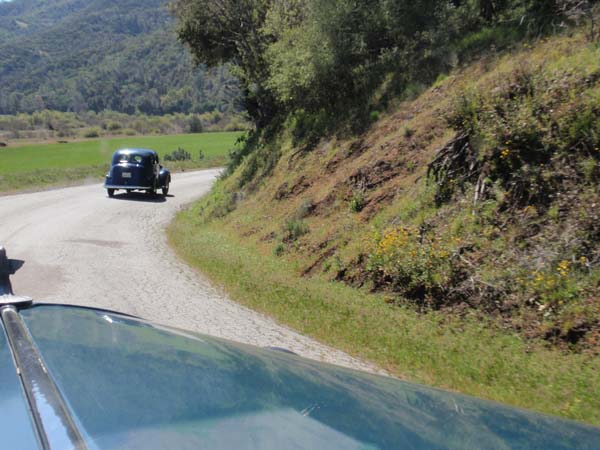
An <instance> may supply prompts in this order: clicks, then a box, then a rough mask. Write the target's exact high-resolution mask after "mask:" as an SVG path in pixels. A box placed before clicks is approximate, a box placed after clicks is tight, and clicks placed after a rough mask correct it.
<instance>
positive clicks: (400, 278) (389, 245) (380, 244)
mask: <svg viewBox="0 0 600 450" xmlns="http://www.w3.org/2000/svg"><path fill="white" fill-rule="evenodd" d="M457 246H458V241H451V243H448V240H443V239H441V238H440V237H438V236H426V235H425V233H424V230H423V229H419V228H414V227H394V228H389V229H387V230H386V231H384V232H383V233H378V234H377V235H376V236H375V240H374V243H373V248H372V250H371V253H370V255H369V261H368V269H369V271H370V273H371V276H372V279H373V281H374V282H375V284H376V285H377V286H380V287H383V286H388V287H390V288H391V289H392V290H394V291H397V292H400V293H402V294H403V295H405V296H406V297H408V298H416V299H419V300H424V299H426V298H431V297H435V296H436V295H438V294H440V293H441V292H443V291H444V289H445V288H446V287H448V286H451V285H452V278H453V276H454V273H455V270H456V268H455V266H454V264H453V255H454V253H455V252H456V250H457Z"/></svg>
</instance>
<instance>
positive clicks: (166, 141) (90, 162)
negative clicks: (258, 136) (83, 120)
mask: <svg viewBox="0 0 600 450" xmlns="http://www.w3.org/2000/svg"><path fill="white" fill-rule="evenodd" d="M239 135H240V133H239V132H223V133H201V134H184V135H167V136H133V137H128V138H123V137H120V138H113V139H94V140H87V141H79V142H71V143H66V144H35V145H24V146H15V147H13V146H11V147H6V148H0V192H11V191H19V190H25V189H36V188H44V187H52V186H61V185H71V184H75V183H80V182H83V181H86V180H92V181H98V180H100V179H101V178H102V177H103V176H104V174H105V173H106V171H107V170H108V163H109V161H110V156H111V155H112V153H113V152H114V151H115V150H116V149H118V148H123V147H148V148H152V149H155V150H156V151H157V152H158V153H159V155H160V156H161V157H164V155H165V154H166V153H171V152H172V151H173V150H176V149H177V148H178V147H181V148H183V149H185V150H186V151H188V152H189V153H190V154H191V156H192V160H190V161H167V162H166V163H165V165H166V166H167V167H169V169H171V170H173V171H177V170H181V169H200V168H209V167H219V166H222V165H223V164H224V162H225V160H226V158H227V153H228V151H229V149H230V148H231V147H233V145H234V143H235V141H236V139H237V138H238V136H239ZM200 150H202V153H203V158H202V159H199V151H200Z"/></svg>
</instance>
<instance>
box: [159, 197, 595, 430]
mask: <svg viewBox="0 0 600 450" xmlns="http://www.w3.org/2000/svg"><path fill="white" fill-rule="evenodd" d="M199 212H200V211H199V206H197V207H194V208H192V209H190V210H188V211H184V212H182V213H180V214H179V215H178V216H177V218H176V220H175V221H174V222H173V223H172V224H171V226H170V228H169V230H168V233H169V239H170V242H171V244H172V245H173V246H174V247H175V249H176V250H177V252H178V253H179V255H180V256H182V257H183V258H184V259H185V260H186V261H187V262H188V263H190V264H191V265H192V266H195V267H198V268H199V269H200V270H202V271H203V272H204V273H205V274H207V275H208V276H209V277H210V278H211V279H212V280H213V281H214V282H216V283H218V284H220V285H223V286H224V287H225V289H226V290H227V291H228V293H229V294H230V295H231V297H232V298H233V299H235V300H236V301H238V302H240V303H242V304H244V305H246V306H248V307H250V308H253V309H256V310H258V311H261V312H263V313H266V314H268V315H270V316H272V317H274V318H275V319H276V320H278V321H279V322H280V323H284V324H287V325H289V326H291V327H293V328H295V329H296V330H298V331H299V332H301V333H304V334H307V335H309V336H312V337H314V338H316V339H318V340H319V341H321V342H324V343H326V344H329V345H331V346H333V347H337V348H340V349H342V350H345V351H347V352H349V353H350V354H352V355H355V356H358V357H361V358H364V359H367V360H370V361H373V362H375V363H377V364H378V365H379V366H381V367H383V368H385V369H387V370H389V371H390V372H391V373H393V374H395V375H397V376H400V377H402V378H406V379H409V380H412V381H416V382H420V383H425V384H428V385H433V386H438V387H443V388H447V389H451V390H456V391H460V392H463V393H466V394H471V395H475V396H478V397H482V398H486V399H491V400H496V401H500V402H503V403H508V404H511V405H514V406H518V407H523V408H527V409H532V410H536V411H538V412H543V413H549V414H553V415H559V416H562V417H566V418H570V419H576V420H580V421H585V422H588V423H591V424H595V425H599V424H600V360H599V359H598V358H594V357H593V356H590V355H587V356H586V355H580V354H565V353H563V352H560V351H557V350H550V349H547V348H545V347H543V346H541V345H539V346H538V345H536V344H532V343H525V342H524V341H523V340H522V339H520V338H519V337H517V336H515V335H513V334H510V333H508V332H501V331H498V330H497V328H495V327H491V326H489V324H486V323H484V322H482V321H481V320H476V319H472V320H471V319H469V318H467V319H464V320H458V319H453V318H451V317H448V316H444V315H443V314H441V313H430V314H426V315H420V314H417V313H416V312H414V311H413V310H411V309H409V308H403V307H399V306H397V305H396V306H391V305H388V304H386V302H385V301H384V299H383V298H382V297H381V296H379V295H373V294H369V293H367V292H365V291H362V290H356V289H352V288H350V287H348V286H345V285H342V284H340V283H335V282H330V281H326V280H324V279H319V278H310V279H307V278H301V277H299V276H298V272H297V269H296V265H294V264H293V262H292V261H286V260H285V258H281V257H276V256H273V255H269V254H261V253H259V251H258V250H257V248H256V247H254V246H253V245H252V244H248V243H247V242H246V241H247V240H246V241H245V240H244V239H243V238H240V237H239V236H237V234H236V233H235V232H230V231H228V229H227V226H224V223H223V222H222V221H213V222H211V223H209V224H206V223H204V221H203V220H202V218H201V217H200V214H199Z"/></svg>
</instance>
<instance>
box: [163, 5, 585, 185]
mask: <svg viewBox="0 0 600 450" xmlns="http://www.w3.org/2000/svg"><path fill="white" fill-rule="evenodd" d="M588 6H589V3H588V2H586V1H584V2H579V3H577V4H575V3H573V2H571V1H570V0H568V1H566V2H565V1H562V0H560V1H559V0H543V1H538V0H525V1H523V0H501V1H498V0H494V1H491V0H472V1H466V2H458V1H455V2H448V1H446V0H418V1H408V0H392V1H388V0H377V1H367V0H358V1H357V0H325V1H323V0H291V1H290V0H243V1H238V0H225V1H222V2H215V1H213V0H201V1H195V0H176V1H174V2H173V4H172V11H173V13H174V15H175V16H176V17H177V23H178V36H179V38H180V40H182V41H183V42H185V43H186V44H187V45H188V46H189V48H190V50H191V52H192V54H193V55H194V57H195V59H196V61H198V62H202V63H205V64H207V65H208V66H216V65H218V64H222V63H230V64H232V65H233V66H234V67H235V73H236V74H237V75H238V76H239V78H240V82H241V87H242V94H243V96H244V106H245V108H246V109H247V111H248V114H249V116H250V118H251V119H252V121H253V122H254V124H255V125H256V126H257V128H258V129H259V130H261V131H260V132H259V133H258V134H255V135H254V136H253V139H251V140H249V141H247V145H245V146H244V148H243V149H240V150H239V151H238V152H237V153H236V155H234V158H233V159H232V164H231V165H230V168H229V170H228V173H231V172H232V169H233V168H235V167H238V166H240V165H241V160H242V159H244V158H246V157H248V155H250V154H252V153H253V152H255V151H260V152H263V155H262V157H260V158H258V159H254V160H252V161H249V162H248V164H247V165H246V166H245V167H244V169H242V170H244V178H245V179H246V181H247V182H249V181H250V180H251V179H252V178H253V177H255V176H258V174H259V173H262V172H261V171H259V170H256V169H257V167H258V166H260V165H261V164H262V163H264V162H266V161H272V160H273V159H274V158H276V156H277V154H278V153H277V151H276V150H275V148H274V146H272V145H270V144H272V142H270V139H271V138H273V137H274V135H275V134H277V130H278V129H279V130H281V129H284V130H285V132H287V131H291V132H292V133H293V135H294V142H293V144H294V146H295V147H297V148H298V149H299V151H308V150H311V149H313V148H314V147H315V146H316V145H317V143H318V142H319V140H320V139H322V138H323V137H324V136H329V135H332V134H337V135H343V134H347V133H351V134H354V133H360V132H363V131H364V130H365V129H366V128H367V127H368V126H369V124H370V123H372V122H373V121H374V120H377V118H378V117H379V111H381V110H384V109H385V108H387V107H388V105H389V103H390V101H391V100H392V99H393V98H395V97H398V96H402V97H403V98H404V99H407V100H410V99H413V98H416V97H417V96H418V95H419V93H421V92H422V91H423V90H424V89H425V88H426V86H428V85H430V84H432V83H434V82H435V81H436V79H437V78H438V76H439V75H440V74H441V73H447V72H448V71H450V70H451V69H452V68H453V67H456V66H457V65H458V64H460V63H461V62H463V61H468V60H469V59H471V58H473V57H474V56H476V55H479V54H481V53H482V52H487V51H488V50H489V49H490V47H492V48H494V49H496V50H497V49H501V48H506V47H508V46H510V45H514V44H515V43H516V42H517V41H519V40H521V39H524V38H526V37H531V36H539V35H541V34H543V33H549V32H554V31H555V30H557V29H558V28H560V27H561V26H562V25H561V24H564V23H566V22H567V21H568V20H569V19H570V18H572V17H574V16H573V14H574V11H579V10H583V9H585V8H587V7H588ZM582 8H583V9H582ZM264 129H271V131H270V132H267V133H264V134H263V133H262V130H264ZM261 140H264V141H265V142H264V143H261V142H260V141H261ZM267 151H274V155H272V157H268V156H267V155H265V154H264V152H267ZM267 165H268V164H267Z"/></svg>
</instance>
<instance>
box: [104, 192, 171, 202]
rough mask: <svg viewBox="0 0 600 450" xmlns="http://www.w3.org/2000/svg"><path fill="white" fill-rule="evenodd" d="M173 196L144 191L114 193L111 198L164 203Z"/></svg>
mask: <svg viewBox="0 0 600 450" xmlns="http://www.w3.org/2000/svg"><path fill="white" fill-rule="evenodd" d="M171 197H175V196H174V195H172V194H168V195H160V194H156V195H149V194H146V193H145V192H123V193H121V194H115V195H114V197H113V198H112V200H129V201H133V202H147V203H164V202H166V201H167V198H171Z"/></svg>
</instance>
